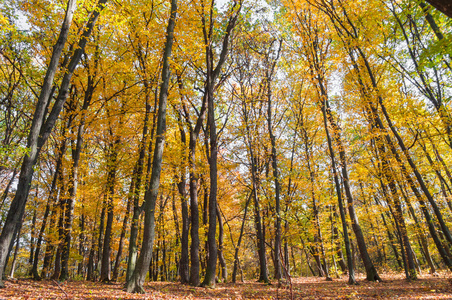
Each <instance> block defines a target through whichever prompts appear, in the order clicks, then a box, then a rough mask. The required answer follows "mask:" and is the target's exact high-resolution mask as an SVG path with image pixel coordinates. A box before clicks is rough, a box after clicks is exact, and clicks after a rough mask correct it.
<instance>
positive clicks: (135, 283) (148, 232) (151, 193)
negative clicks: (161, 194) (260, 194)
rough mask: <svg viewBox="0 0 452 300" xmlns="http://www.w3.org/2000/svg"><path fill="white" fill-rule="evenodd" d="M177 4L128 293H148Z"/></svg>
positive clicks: (172, 16)
mask: <svg viewBox="0 0 452 300" xmlns="http://www.w3.org/2000/svg"><path fill="white" fill-rule="evenodd" d="M176 12H177V0H172V1H171V14H170V18H169V21H168V27H167V36H166V43H165V49H164V54H163V67H162V84H161V87H160V95H159V110H158V118H157V132H156V143H155V149H154V157H153V164H152V173H151V180H150V184H149V186H148V187H147V189H146V195H145V203H144V211H145V217H144V228H145V229H144V233H143V243H142V247H141V252H140V256H139V258H138V262H137V266H136V268H135V270H134V272H133V274H132V276H131V278H130V279H129V280H128V281H127V283H126V289H127V291H128V292H141V293H143V292H144V289H143V283H144V279H145V277H146V273H147V272H148V270H149V264H150V261H151V257H152V246H153V244H154V237H155V232H154V228H155V215H154V209H155V203H156V200H157V196H158V189H159V185H160V173H161V169H162V156H163V148H164V142H165V132H166V103H167V99H168V85H169V79H170V68H169V60H170V58H171V50H172V46H173V35H174V27H175V23H176Z"/></svg>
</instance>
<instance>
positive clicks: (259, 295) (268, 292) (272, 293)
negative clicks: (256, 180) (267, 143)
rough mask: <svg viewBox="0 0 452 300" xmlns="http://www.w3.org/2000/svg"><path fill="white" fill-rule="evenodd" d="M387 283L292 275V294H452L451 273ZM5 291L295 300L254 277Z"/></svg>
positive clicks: (23, 282) (35, 295)
mask: <svg viewBox="0 0 452 300" xmlns="http://www.w3.org/2000/svg"><path fill="white" fill-rule="evenodd" d="M381 277H382V279H383V282H380V283H377V282H367V281H365V280H364V277H363V276H359V277H358V285H353V286H350V285H347V277H346V276H343V277H342V278H341V279H334V281H326V280H325V279H324V278H316V277H303V278H293V279H292V290H293V299H452V274H450V273H442V274H440V275H439V276H431V275H427V274H424V275H421V276H419V279H418V280H416V281H412V282H407V281H406V280H405V279H404V278H403V276H402V275H395V274H383V275H382V276H381ZM5 284H6V288H4V289H1V290H0V300H4V299H27V300H32V299H42V300H47V299H49V300H50V299H93V300H97V299H136V300H138V299H234V300H238V299H291V296H290V288H289V286H279V285H278V284H277V283H273V284H271V285H265V284H261V283H257V282H255V281H246V282H244V283H236V284H233V283H224V284H222V283H219V284H217V286H216V288H215V289H206V288H201V287H191V286H188V285H182V284H179V283H175V282H174V283H173V282H151V283H147V284H146V285H145V289H146V291H147V293H146V294H142V295H140V294H129V293H126V292H125V291H124V290H123V284H122V283H113V284H104V283H98V282H87V281H68V282H64V283H57V282H56V281H49V280H43V281H33V280H30V279H18V280H7V281H5Z"/></svg>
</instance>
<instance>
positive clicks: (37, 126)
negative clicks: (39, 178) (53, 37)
mask: <svg viewBox="0 0 452 300" xmlns="http://www.w3.org/2000/svg"><path fill="white" fill-rule="evenodd" d="M106 1H107V0H99V2H98V4H97V5H96V8H95V9H94V10H93V12H92V13H91V15H90V17H89V20H88V22H87V25H86V26H85V27H84V30H83V32H82V34H81V37H80V39H79V41H78V43H77V47H76V50H75V51H74V53H73V54H72V57H71V59H70V60H69V63H68V65H67V68H66V69H65V72H64V76H63V79H62V81H61V84H60V88H59V92H58V96H57V98H56V101H55V103H54V105H53V106H52V110H51V112H50V113H49V115H48V117H47V118H46V119H45V120H44V118H45V115H46V113H47V110H48V108H49V102H50V100H51V86H52V84H53V78H54V76H55V73H56V70H57V67H58V62H59V58H60V56H61V52H62V50H63V48H64V45H65V43H66V40H67V36H68V32H69V27H70V24H71V21H72V16H73V13H74V10H75V6H76V5H75V4H76V3H75V2H76V1H75V0H69V1H68V6H67V10H66V14H65V17H64V21H63V25H62V28H61V31H60V35H59V37H58V41H57V43H56V44H55V46H54V48H53V53H52V58H51V60H50V63H49V67H48V68H47V73H46V76H45V78H44V83H43V85H42V88H41V93H40V96H39V99H38V102H37V104H36V110H35V113H34V115H33V120H32V125H31V129H30V132H29V135H28V140H27V148H28V149H30V151H29V152H27V155H25V156H24V159H23V162H22V167H21V171H20V175H19V183H18V185H17V192H16V195H15V196H14V199H13V201H12V203H11V206H10V209H9V211H8V215H7V217H6V221H5V224H4V226H3V229H2V233H1V235H0V278H1V277H2V275H3V271H4V268H5V259H6V254H7V249H8V247H9V244H10V243H11V238H12V235H13V232H14V228H15V227H17V226H18V223H19V222H20V220H21V218H22V216H23V214H24V212H25V205H26V202H27V197H28V192H29V190H30V183H31V180H32V177H33V172H34V169H33V167H34V166H35V164H36V161H37V159H38V156H39V153H40V151H41V148H42V147H43V146H44V144H45V142H46V141H47V139H48V137H49V135H50V133H51V131H52V129H53V127H54V125H55V122H56V120H57V119H58V115H59V114H60V112H61V110H62V108H63V105H64V103H65V101H66V99H67V94H68V89H69V84H70V81H71V78H72V74H73V73H74V71H75V68H76V66H77V65H78V63H79V61H80V59H81V57H82V54H83V53H84V50H85V46H86V43H87V41H88V38H89V36H90V35H91V32H92V30H93V27H94V24H95V23H96V21H97V18H98V17H99V14H100V12H101V11H102V9H103V8H104V7H105V3H106ZM3 286H4V285H3V282H0V287H3Z"/></svg>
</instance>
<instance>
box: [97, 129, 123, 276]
mask: <svg viewBox="0 0 452 300" xmlns="http://www.w3.org/2000/svg"><path fill="white" fill-rule="evenodd" d="M121 123H122V122H120V124H121ZM110 133H111V135H112V136H113V134H112V128H110ZM120 142H121V138H120V136H119V135H118V136H116V138H115V141H114V142H113V143H112V144H111V145H110V149H109V150H108V166H109V170H108V174H107V193H108V196H107V207H106V210H107V223H106V225H105V235H104V243H103V246H104V247H103V251H102V263H101V269H100V280H101V281H103V282H109V281H110V280H111V263H110V261H111V258H110V254H111V237H112V227H113V209H114V201H113V197H114V194H115V184H116V169H117V158H118V151H119V144H120ZM99 251H100V249H99Z"/></svg>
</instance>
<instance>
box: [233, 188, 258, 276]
mask: <svg viewBox="0 0 452 300" xmlns="http://www.w3.org/2000/svg"><path fill="white" fill-rule="evenodd" d="M252 198H253V192H251V193H250V195H249V196H248V199H247V200H246V203H245V212H244V213H243V219H242V226H241V227H240V235H239V239H238V241H237V246H236V247H235V252H234V268H233V271H232V283H236V278H237V270H238V265H239V249H240V244H241V243H242V237H243V232H244V229H245V221H246V214H247V212H248V205H249V204H250V201H251V199H252Z"/></svg>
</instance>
